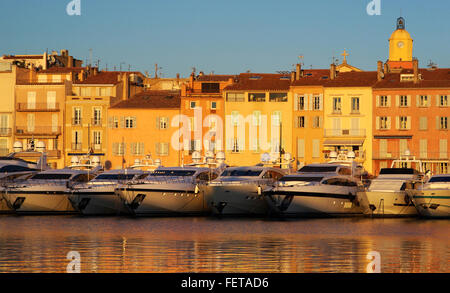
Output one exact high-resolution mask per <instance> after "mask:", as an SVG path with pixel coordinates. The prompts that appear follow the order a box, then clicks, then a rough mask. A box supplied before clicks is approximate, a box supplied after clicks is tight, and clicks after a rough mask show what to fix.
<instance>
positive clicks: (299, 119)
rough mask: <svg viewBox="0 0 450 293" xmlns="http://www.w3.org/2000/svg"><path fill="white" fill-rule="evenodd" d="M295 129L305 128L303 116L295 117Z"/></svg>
mask: <svg viewBox="0 0 450 293" xmlns="http://www.w3.org/2000/svg"><path fill="white" fill-rule="evenodd" d="M297 127H298V128H305V116H299V117H297Z"/></svg>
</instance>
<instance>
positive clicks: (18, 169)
mask: <svg viewBox="0 0 450 293" xmlns="http://www.w3.org/2000/svg"><path fill="white" fill-rule="evenodd" d="M23 171H33V169H30V168H28V167H23V166H17V165H9V166H3V167H1V168H0V173H6V172H7V173H12V172H23Z"/></svg>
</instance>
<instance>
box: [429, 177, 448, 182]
mask: <svg viewBox="0 0 450 293" xmlns="http://www.w3.org/2000/svg"><path fill="white" fill-rule="evenodd" d="M432 182H447V183H450V176H440V177H431V179H430V181H428V183H432Z"/></svg>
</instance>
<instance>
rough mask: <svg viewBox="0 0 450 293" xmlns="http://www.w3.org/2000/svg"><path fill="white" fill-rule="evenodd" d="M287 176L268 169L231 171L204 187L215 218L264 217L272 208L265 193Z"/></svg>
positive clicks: (242, 168)
mask: <svg viewBox="0 0 450 293" xmlns="http://www.w3.org/2000/svg"><path fill="white" fill-rule="evenodd" d="M285 173H286V171H285V170H283V169H280V168H274V167H268V166H247V167H229V168H227V169H225V170H224V171H223V172H222V173H221V175H220V176H219V177H218V178H217V179H215V180H213V181H211V182H209V183H208V184H207V185H206V186H205V187H204V190H205V196H206V197H207V198H208V202H209V205H210V206H211V210H212V213H213V214H215V215H233V216H236V215H246V216H249V215H252V216H264V215H267V214H268V212H269V207H268V205H267V202H266V201H265V200H264V198H263V195H262V191H263V190H264V189H265V188H267V187H269V186H272V185H273V184H275V182H276V181H277V180H279V179H280V178H282V177H283V176H284V175H285Z"/></svg>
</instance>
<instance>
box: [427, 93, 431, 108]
mask: <svg viewBox="0 0 450 293" xmlns="http://www.w3.org/2000/svg"><path fill="white" fill-rule="evenodd" d="M430 106H431V95H427V107H430Z"/></svg>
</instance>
